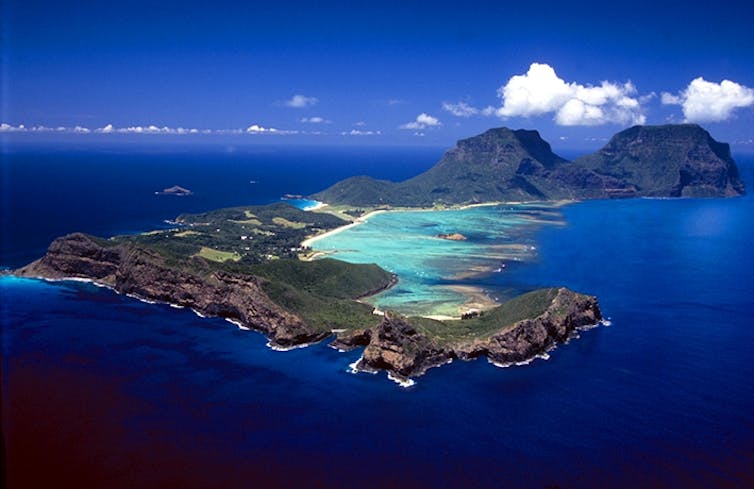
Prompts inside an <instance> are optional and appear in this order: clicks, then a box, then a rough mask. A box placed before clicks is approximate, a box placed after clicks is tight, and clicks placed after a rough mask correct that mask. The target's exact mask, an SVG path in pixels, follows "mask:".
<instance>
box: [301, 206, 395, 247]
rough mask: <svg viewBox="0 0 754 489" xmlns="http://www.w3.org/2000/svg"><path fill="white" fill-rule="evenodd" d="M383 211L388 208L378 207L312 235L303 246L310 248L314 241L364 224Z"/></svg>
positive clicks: (302, 243)
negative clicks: (348, 221) (350, 220)
mask: <svg viewBox="0 0 754 489" xmlns="http://www.w3.org/2000/svg"><path fill="white" fill-rule="evenodd" d="M326 205H327V204H324V205H323V207H324V206H326ZM383 212H387V209H377V210H374V211H372V212H369V213H368V214H365V215H363V216H361V217H358V218H356V219H355V220H354V221H353V222H350V223H348V224H344V225H343V226H340V227H338V228H335V229H331V230H330V231H327V232H325V233H322V234H318V235H316V236H311V237H309V238H306V239H305V240H304V241H302V242H301V247H302V248H310V247H311V245H312V243H315V242H317V241H319V240H320V239H323V238H327V237H328V236H333V235H335V234H338V233H340V232H343V231H345V230H346V229H350V228H352V227H355V226H358V225H359V224H364V223H365V222H367V220H368V219H369V218H370V217H372V216H376V215H377V214H381V213H383ZM312 259H313V257H311V258H307V259H305V260H304V261H311V260H312Z"/></svg>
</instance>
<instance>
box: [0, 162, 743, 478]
mask: <svg viewBox="0 0 754 489" xmlns="http://www.w3.org/2000/svg"><path fill="white" fill-rule="evenodd" d="M441 154H442V149H439V148H424V149H416V148H413V149H411V148H391V149H386V148H381V149H380V148H367V149H354V148H335V149H333V148H298V149H289V148H249V147H245V148H244V147H236V148H233V147H227V148H210V147H193V148H185V149H176V148H170V147H167V148H158V147H151V148H137V149H134V148H117V147H104V148H99V149H96V150H83V149H59V148H56V149H53V148H48V149H46V150H40V149H28V148H27V149H19V150H13V151H10V152H6V153H5V154H3V156H2V157H3V161H2V173H1V174H0V177H1V178H2V182H1V184H0V185H1V187H0V191H1V192H2V197H1V198H2V213H0V215H1V216H2V227H1V229H2V248H1V251H2V255H1V256H0V258H1V259H0V265H4V266H7V267H15V266H19V265H21V264H24V263H26V262H28V261H31V260H32V259H35V258H37V257H38V256H40V255H41V254H42V253H43V252H44V249H45V247H46V245H47V243H48V242H49V241H50V240H51V239H52V238H54V237H55V236H57V235H61V234H65V233H68V232H72V231H86V232H90V233H94V234H99V235H112V234H117V233H125V232H140V231H145V230H149V229H154V228H156V227H159V226H161V225H163V220H164V219H170V218H173V217H175V216H176V215H178V214H179V213H181V212H197V211H203V210H209V209H212V208H216V207H221V206H231V205H242V204H250V203H268V202H273V201H276V200H278V199H279V198H280V196H281V195H282V194H284V193H301V194H308V193H311V192H314V191H316V190H319V189H321V188H323V187H325V186H327V185H329V184H331V183H333V182H335V181H337V180H339V179H340V178H343V177H345V176H348V175H352V174H356V173H366V174H371V175H373V176H377V177H382V178H390V179H402V178H405V177H408V176H411V175H413V174H416V173H418V172H419V171H422V170H423V169H426V168H428V167H429V166H431V165H432V164H433V163H434V162H435V161H436V160H437V159H438V158H439V157H440V156H441ZM735 156H736V157H737V158H736V159H737V161H738V163H739V166H740V169H741V171H742V174H743V178H744V180H745V182H746V183H747V185H748V188H749V189H750V191H754V157H752V156H746V155H735ZM251 181H255V182H256V183H250V182H251ZM172 185H181V186H184V187H187V188H189V189H191V190H192V191H194V195H192V196H189V197H167V196H156V195H154V191H156V190H161V189H163V188H166V187H169V186H172ZM564 214H565V217H566V221H567V225H566V226H565V227H545V228H543V229H542V230H541V232H540V233H539V235H538V243H537V246H538V253H539V258H538V260H537V261H536V262H535V263H534V264H531V265H528V266H525V267H519V268H515V269H514V270H512V271H510V273H505V274H499V276H500V277H499V278H498V279H497V280H500V281H501V284H505V283H518V284H524V285H525V286H527V287H528V286H540V285H542V286H544V285H565V286H568V287H571V288H574V289H576V290H579V291H583V292H587V293H591V294H595V295H597V296H598V297H599V300H600V303H601V305H602V308H603V312H604V314H605V315H606V316H609V317H610V319H611V321H612V325H611V326H607V327H599V328H596V329H593V330H590V331H586V332H582V333H581V337H580V338H579V339H577V340H573V341H571V342H570V343H569V344H567V345H565V346H561V347H560V348H558V349H557V350H555V351H553V352H551V354H550V358H549V359H548V360H537V361H534V362H533V363H532V364H530V365H528V366H523V367H512V368H505V369H501V368H496V367H494V366H492V365H490V364H488V363H487V362H486V361H484V360H478V361H476V362H472V363H463V362H455V363H454V364H453V365H450V366H445V367H442V368H438V369H433V370H431V371H430V372H429V373H428V374H427V375H425V376H424V377H421V378H419V379H418V383H417V384H416V385H415V386H414V387H412V388H409V389H403V388H401V387H399V386H398V385H396V384H395V383H393V382H390V381H388V380H387V379H386V378H385V376H384V375H382V374H381V375H374V376H372V375H367V374H359V375H354V374H350V373H348V372H347V370H348V364H349V363H351V362H353V361H354V360H355V359H356V358H358V356H359V352H352V353H346V354H343V353H338V352H337V351H335V350H333V349H330V348H328V347H327V346H326V345H325V344H322V345H316V346H313V347H310V348H306V349H299V350H294V351H290V352H275V351H272V350H270V349H268V348H267V347H266V346H265V343H266V340H265V339H264V338H263V337H262V336H261V335H259V334H257V333H253V332H245V331H241V330H239V329H237V328H236V327H235V326H233V325H231V324H229V323H227V322H225V321H222V320H219V319H201V318H199V317H197V316H195V315H194V314H193V313H192V312H190V311H186V310H177V309H173V308H171V307H169V306H165V305H149V304H145V303H142V302H138V301H136V300H133V299H130V298H127V297H123V296H119V295H116V294H114V293H112V292H110V291H108V290H105V289H100V288H97V287H95V286H92V285H88V284H83V283H74V282H66V283H57V284H48V283H44V282H40V281H35V280H21V279H15V278H8V277H6V278H2V279H0V319H1V320H2V354H3V355H2V356H3V358H2V376H3V392H2V394H3V396H2V420H3V425H2V429H3V436H4V450H5V463H6V469H7V476H8V481H7V482H8V483H9V484H8V487H98V488H100V487H101V488H105V487H106V488H118V487H123V488H125V487H139V488H141V487H192V488H193V487H196V488H204V487H258V488H266V487H338V486H342V487H512V488H528V487H532V488H543V489H544V488H550V487H559V488H582V487H595V488H623V487H625V488H635V487H751V486H752V485H754V319H753V318H752V313H754V253H752V251H751V250H752V243H754V219H753V218H752V217H754V196H752V195H751V194H750V195H748V196H746V197H743V198H735V199H724V200H695V199H687V200H630V201H593V202H584V203H578V204H574V205H570V206H567V207H566V208H565V209H564Z"/></svg>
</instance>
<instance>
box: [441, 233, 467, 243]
mask: <svg viewBox="0 0 754 489" xmlns="http://www.w3.org/2000/svg"><path fill="white" fill-rule="evenodd" d="M437 237H438V238H440V239H446V240H448V241H466V240H467V239H468V238H467V237H466V236H464V235H463V234H461V233H449V234H445V233H440V234H438V235H437Z"/></svg>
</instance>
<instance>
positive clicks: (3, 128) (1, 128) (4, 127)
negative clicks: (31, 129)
mask: <svg viewBox="0 0 754 489" xmlns="http://www.w3.org/2000/svg"><path fill="white" fill-rule="evenodd" d="M26 131H27V129H26V126H24V125H23V124H19V125H17V126H12V125H10V124H8V123H5V122H3V123H2V124H0V132H26Z"/></svg>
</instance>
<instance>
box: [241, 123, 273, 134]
mask: <svg viewBox="0 0 754 489" xmlns="http://www.w3.org/2000/svg"><path fill="white" fill-rule="evenodd" d="M246 132H248V133H249V134H263V133H273V132H278V130H277V129H275V128H274V127H264V126H260V125H258V124H252V125H250V126H249V127H247V128H246Z"/></svg>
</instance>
